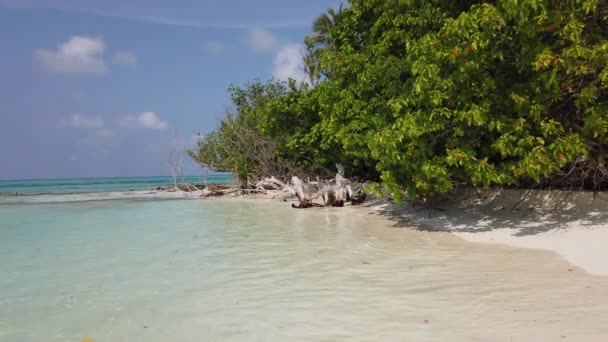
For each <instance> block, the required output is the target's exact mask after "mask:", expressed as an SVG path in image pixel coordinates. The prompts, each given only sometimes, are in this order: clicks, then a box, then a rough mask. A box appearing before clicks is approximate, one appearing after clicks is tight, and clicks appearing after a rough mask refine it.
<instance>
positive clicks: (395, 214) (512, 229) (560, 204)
mask: <svg viewBox="0 0 608 342" xmlns="http://www.w3.org/2000/svg"><path fill="white" fill-rule="evenodd" d="M224 190H226V192H225V193H224V194H222V195H220V196H217V197H216V196H214V195H210V194H209V193H205V191H204V190H197V191H192V192H180V191H167V190H136V191H112V192H98V193H79V194H48V195H36V196H7V197H3V198H2V199H0V205H5V204H6V205H18V204H50V203H74V202H90V201H106V200H172V199H174V200H177V199H190V200H198V199H200V200H204V199H207V198H212V199H216V200H218V199H222V200H256V201H257V200H267V201H269V202H273V203H275V204H279V203H285V204H286V205H287V204H288V203H297V199H296V198H295V196H293V195H291V194H288V193H285V192H282V191H277V190H266V191H265V192H264V193H262V192H258V193H250V194H245V195H242V194H237V193H235V192H233V191H231V189H229V188H226V189H224ZM314 202H316V203H321V199H320V198H318V199H316V200H315V201H314ZM350 206H351V205H350V204H349V205H347V206H346V207H350ZM357 207H360V208H352V209H354V210H361V209H364V210H369V212H370V213H373V214H375V215H377V216H380V217H382V218H384V219H386V220H387V221H388V223H387V224H388V225H389V226H393V227H399V228H405V229H412V230H417V231H426V232H444V233H449V234H450V235H453V236H456V237H458V238H461V239H463V240H465V241H468V242H473V243H482V244H494V245H506V246H509V247H514V248H528V249H539V250H546V251H551V252H554V253H556V254H557V255H558V256H560V257H561V258H562V259H564V260H565V261H566V262H568V263H569V264H571V265H573V268H580V269H582V270H584V271H586V272H588V273H589V274H592V275H599V276H608V263H604V262H603V260H606V259H608V249H607V248H605V246H606V243H607V242H608V194H604V193H599V195H598V194H597V193H593V192H587V191H573V192H567V191H559V190H552V191H550V190H514V189H474V188H471V189H464V190H463V191H460V192H458V193H457V194H456V196H454V197H453V198H451V199H449V200H444V201H442V202H439V203H438V204H435V205H433V206H432V207H431V208H429V209H424V208H413V207H411V206H410V205H408V204H407V203H403V204H399V205H398V204H395V203H391V202H389V201H386V200H383V199H371V200H368V201H366V202H364V203H363V204H361V205H358V206H357ZM344 209H346V208H328V210H332V211H333V210H336V211H340V210H344ZM307 210H316V209H312V208H309V209H305V211H307Z"/></svg>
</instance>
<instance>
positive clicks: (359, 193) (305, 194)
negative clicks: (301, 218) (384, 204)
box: [291, 164, 366, 209]
mask: <svg viewBox="0 0 608 342" xmlns="http://www.w3.org/2000/svg"><path fill="white" fill-rule="evenodd" d="M336 167H337V169H338V173H337V174H336V177H335V179H333V180H330V181H325V182H323V181H320V180H319V179H317V181H316V182H310V180H309V182H308V184H304V183H303V182H302V180H300V179H299V178H298V177H295V176H294V177H293V178H292V179H291V183H292V187H291V189H292V191H293V193H294V194H295V195H296V197H297V198H298V201H299V204H298V205H295V204H292V205H291V206H292V207H293V208H298V209H303V208H310V207H313V206H325V207H343V206H344V204H345V203H346V202H348V201H350V203H351V205H357V204H361V203H363V202H364V201H365V197H366V194H365V192H364V189H363V185H362V184H360V183H354V182H351V181H349V180H348V179H346V178H345V177H344V167H343V166H342V165H340V164H338V165H336ZM313 191H314V194H313ZM317 197H321V198H322V199H323V205H320V204H317V203H313V202H312V199H313V198H317Z"/></svg>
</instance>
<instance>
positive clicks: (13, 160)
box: [0, 0, 341, 179]
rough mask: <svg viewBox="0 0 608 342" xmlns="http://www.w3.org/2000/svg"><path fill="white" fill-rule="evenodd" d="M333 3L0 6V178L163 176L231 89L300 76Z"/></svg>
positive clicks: (86, 0)
mask: <svg viewBox="0 0 608 342" xmlns="http://www.w3.org/2000/svg"><path fill="white" fill-rule="evenodd" d="M340 2H341V1H337V0H298V1H296V0H258V1H251V0H200V1H196V0H173V1H167V0H164V1H160V0H96V1H94V0H0V46H1V49H0V179H28V178H72V177H118V176H157V175H168V174H170V170H169V161H170V159H171V155H172V153H171V151H172V150H174V149H176V148H177V149H180V150H184V149H186V148H190V147H192V146H194V141H195V136H196V133H198V132H200V133H203V134H204V133H207V132H210V131H212V130H213V129H214V128H215V127H216V125H217V124H218V122H219V120H221V119H222V118H223V117H224V115H225V112H226V109H227V108H229V106H230V101H229V97H228V93H227V91H226V89H227V88H228V86H229V85H230V84H235V85H243V84H245V83H246V82H248V81H252V80H255V79H260V80H263V81H264V80H268V79H270V78H272V77H274V78H278V79H288V78H294V79H301V78H303V77H304V76H303V72H302V66H301V51H302V42H303V40H304V37H305V36H306V35H308V34H310V33H311V26H312V21H313V20H314V18H315V17H317V16H318V15H320V14H321V13H323V12H324V11H326V10H327V9H328V8H330V7H334V8H335V7H337V6H339V4H340ZM182 165H183V167H184V171H185V173H187V174H200V172H201V171H200V168H199V167H198V166H196V165H195V164H194V163H192V162H191V161H190V160H188V158H187V157H185V156H184V157H182Z"/></svg>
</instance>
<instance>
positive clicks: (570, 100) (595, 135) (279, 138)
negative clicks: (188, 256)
mask: <svg viewBox="0 0 608 342" xmlns="http://www.w3.org/2000/svg"><path fill="white" fill-rule="evenodd" d="M314 29H315V34H314V35H313V36H310V37H308V38H307V39H306V43H307V49H308V50H307V51H308V54H307V57H306V60H305V61H306V65H307V68H306V69H307V70H309V73H312V72H314V75H311V79H316V80H318V82H314V83H313V85H314V87H306V86H300V87H296V86H295V85H294V84H293V83H292V84H291V87H290V86H288V85H284V84H283V85H282V86H278V85H276V84H275V85H274V86H277V87H279V88H281V92H280V93H276V94H275V95H276V96H272V97H270V98H269V99H267V100H268V102H267V103H263V104H262V103H257V102H252V105H251V106H249V107H247V108H248V109H247V110H248V111H250V112H251V113H252V114H251V115H250V116H251V117H255V118H257V120H259V121H258V124H256V128H255V130H256V132H258V133H259V134H261V135H262V136H264V137H267V138H271V139H272V140H273V142H274V143H275V144H276V145H275V146H276V149H275V152H276V154H275V158H276V160H277V162H279V163H284V164H285V165H291V166H297V167H299V168H300V169H301V170H307V171H310V172H319V170H322V169H324V168H325V169H326V168H329V167H331V165H332V164H333V163H335V162H340V163H343V164H344V165H346V166H347V170H351V172H352V173H353V175H358V176H363V177H368V178H379V180H381V181H382V182H383V183H384V184H385V185H386V186H387V187H388V188H389V189H390V190H391V192H392V193H393V195H394V196H395V197H397V198H400V197H401V195H402V194H403V193H404V192H405V193H406V194H407V195H408V196H409V197H410V198H422V197H428V196H432V195H435V194H443V193H446V192H449V191H451V190H452V189H454V187H455V186H457V185H458V184H468V185H474V186H490V185H508V186H532V185H534V184H540V185H544V186H561V187H581V188H593V189H599V188H606V187H608V171H607V169H606V167H605V161H606V158H607V157H608V1H606V0H497V1H470V0H469V1H456V0H453V1H441V0H351V1H350V3H349V5H348V6H346V7H345V8H343V9H342V8H340V9H339V10H337V11H333V10H332V11H328V12H327V13H326V14H324V15H322V16H321V17H320V18H319V19H318V20H317V21H316V22H315V25H314ZM250 90H251V89H250ZM235 104H236V105H237V108H241V107H240V105H239V104H238V102H235ZM238 112H239V114H240V113H241V111H240V110H239V111H238ZM243 113H244V111H243ZM248 115H249V114H248ZM222 125H223V124H222ZM222 127H223V126H221V127H220V129H219V130H218V131H217V132H222ZM217 132H216V133H213V134H218V133H217ZM211 137H212V136H211ZM204 146H205V144H203V145H202V147H204ZM207 146H212V144H211V143H209V144H208V145H207ZM227 169H230V170H234V169H233V168H227Z"/></svg>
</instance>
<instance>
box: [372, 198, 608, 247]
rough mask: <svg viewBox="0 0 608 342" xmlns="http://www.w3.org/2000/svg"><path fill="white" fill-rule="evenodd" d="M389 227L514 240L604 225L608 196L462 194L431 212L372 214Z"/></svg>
mask: <svg viewBox="0 0 608 342" xmlns="http://www.w3.org/2000/svg"><path fill="white" fill-rule="evenodd" d="M373 214H374V215H381V216H384V217H386V218H388V219H389V220H391V221H393V222H394V227H400V228H404V227H407V228H412V229H416V230H421V231H429V232H467V233H480V232H488V231H492V230H496V229H511V230H513V234H512V235H514V236H528V235H537V234H541V233H545V232H549V231H552V230H561V229H568V228H569V227H571V226H572V225H576V226H583V227H589V228H590V227H593V226H600V225H604V224H606V223H607V222H608V193H606V192H586V191H574V192H568V191H556V190H511V189H467V190H464V191H460V192H459V193H458V194H456V195H455V196H453V197H452V198H450V199H447V200H443V201H441V202H439V203H436V204H434V205H433V206H431V207H417V208H416V207H412V206H411V205H408V204H401V205H396V204H386V205H384V208H383V210H376V211H374V213H373Z"/></svg>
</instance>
